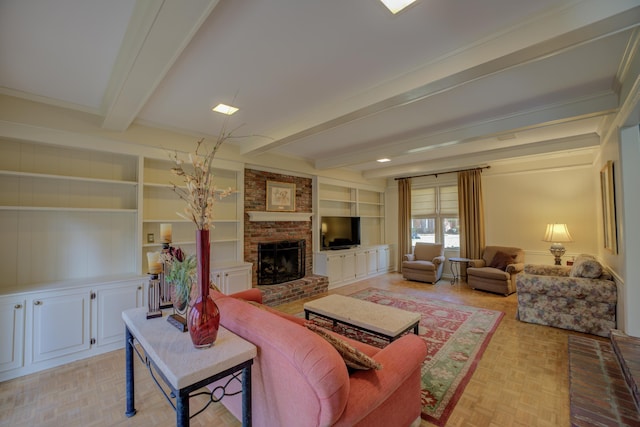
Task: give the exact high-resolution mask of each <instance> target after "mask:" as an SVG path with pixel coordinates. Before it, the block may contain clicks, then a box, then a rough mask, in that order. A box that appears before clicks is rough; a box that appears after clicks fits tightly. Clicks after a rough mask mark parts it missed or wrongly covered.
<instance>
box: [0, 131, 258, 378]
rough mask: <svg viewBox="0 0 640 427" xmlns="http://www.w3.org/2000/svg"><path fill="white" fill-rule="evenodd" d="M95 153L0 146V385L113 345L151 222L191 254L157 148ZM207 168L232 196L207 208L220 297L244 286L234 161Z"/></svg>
mask: <svg viewBox="0 0 640 427" xmlns="http://www.w3.org/2000/svg"><path fill="white" fill-rule="evenodd" d="M114 144H116V145H117V143H114ZM103 148H104V149H97V148H96V149H87V148H80V147H78V144H77V142H76V143H74V144H72V145H65V144H59V145H54V144H51V143H40V142H32V141H26V140H18V139H9V138H3V139H0V239H1V240H2V245H0V271H2V275H0V321H1V322H2V324H3V325H4V326H5V327H4V328H2V329H0V381H3V380H6V379H10V378H15V377H17V376H20V375H24V374H28V373H32V372H37V371H39V370H42V369H46V368H50V367H53V366H58V365H61V364H64V363H68V362H70V361H73V360H77V359H81V358H84V357H89V356H92V355H96V354H100V353H103V352H105V351H111V350H114V349H117V348H120V347H122V346H123V342H124V338H123V335H124V327H123V325H122V320H121V312H122V311H123V310H125V309H128V308H134V307H142V306H145V305H146V296H147V291H148V290H147V286H148V276H147V274H146V272H147V257H146V253H147V252H149V251H160V250H161V249H162V245H161V243H160V241H161V239H160V224H163V223H170V224H172V228H173V230H172V231H173V233H172V234H173V243H172V245H173V246H180V247H182V248H183V249H184V250H185V251H186V252H191V253H193V252H195V226H194V225H193V223H192V222H190V221H187V220H185V219H182V218H180V217H179V216H178V215H177V214H176V212H179V211H182V210H183V209H184V206H185V202H184V201H182V200H181V199H179V197H178V196H177V195H176V194H175V192H174V191H173V186H172V185H171V182H176V184H180V181H179V177H175V176H173V175H172V174H171V172H170V169H171V166H172V162H171V161H170V160H169V157H168V155H167V153H165V152H163V150H158V149H153V148H149V149H145V148H140V147H138V148H136V149H135V150H128V147H124V146H121V147H120V148H125V149H124V150H122V152H115V151H114V149H112V148H111V147H103ZM127 153H128V154H127ZM214 166H215V168H216V169H215V184H216V186H217V187H219V188H221V189H225V188H228V187H230V188H232V189H236V190H238V192H236V193H234V194H232V195H231V196H229V197H226V198H224V199H222V200H219V201H218V202H217V204H216V206H215V210H214V215H215V217H214V220H215V221H214V225H215V228H214V229H213V230H212V232H211V243H212V245H211V248H212V254H211V256H212V269H211V277H212V279H213V280H214V282H215V283H216V284H217V285H218V286H219V287H221V288H222V290H223V291H225V292H229V293H231V292H236V291H239V290H243V289H247V288H249V287H251V264H249V263H246V262H244V261H243V250H244V246H243V233H244V229H243V224H244V223H243V220H242V219H243V210H244V201H243V200H244V199H243V197H242V190H243V187H244V165H242V164H238V163H235V162H226V161H218V160H216V161H214ZM149 235H153V240H154V242H148V236H149Z"/></svg>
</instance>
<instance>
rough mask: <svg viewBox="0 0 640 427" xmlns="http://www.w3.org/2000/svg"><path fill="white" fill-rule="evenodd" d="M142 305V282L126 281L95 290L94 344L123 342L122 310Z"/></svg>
mask: <svg viewBox="0 0 640 427" xmlns="http://www.w3.org/2000/svg"><path fill="white" fill-rule="evenodd" d="M143 305H144V282H143V281H141V280H132V281H126V282H122V283H118V284H114V285H111V286H105V287H104V288H100V289H98V290H97V291H96V303H95V311H96V312H95V314H96V315H95V319H96V325H97V336H96V345H97V346H98V347H99V346H103V345H107V344H113V343H117V342H124V322H123V321H122V312H123V311H124V310H128V309H130V308H137V307H142V306H143Z"/></svg>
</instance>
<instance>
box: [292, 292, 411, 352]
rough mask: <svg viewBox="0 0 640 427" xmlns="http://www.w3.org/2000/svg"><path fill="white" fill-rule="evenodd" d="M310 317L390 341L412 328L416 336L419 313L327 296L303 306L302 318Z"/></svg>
mask: <svg viewBox="0 0 640 427" xmlns="http://www.w3.org/2000/svg"><path fill="white" fill-rule="evenodd" d="M310 314H313V315H316V316H319V317H323V318H325V319H329V320H331V321H332V322H333V325H334V326H335V325H336V324H337V323H338V322H339V323H342V324H344V325H348V326H352V327H354V328H357V329H360V330H363V331H365V332H368V333H370V334H373V335H377V336H380V337H383V338H386V339H388V340H389V341H393V340H395V339H397V338H398V337H400V336H401V335H402V334H404V333H405V332H408V331H410V330H412V329H413V333H414V334H416V335H418V328H419V324H420V318H421V316H420V313H413V312H411V311H405V310H400V309H399V308H395V307H388V306H386V305H381V304H376V303H373V302H369V301H363V300H360V299H356V298H351V297H346V296H343V295H329V296H326V297H323V298H319V299H316V300H313V301H309V302H307V303H305V304H304V317H305V318H306V319H307V320H308V319H309V315H310Z"/></svg>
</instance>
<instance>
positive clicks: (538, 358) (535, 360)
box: [0, 273, 593, 427]
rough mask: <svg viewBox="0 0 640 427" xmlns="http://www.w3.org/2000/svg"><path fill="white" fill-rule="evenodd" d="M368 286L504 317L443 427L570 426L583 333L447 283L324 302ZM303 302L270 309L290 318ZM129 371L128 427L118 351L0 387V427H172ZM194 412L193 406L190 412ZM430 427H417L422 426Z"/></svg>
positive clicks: (146, 386) (195, 422) (380, 281)
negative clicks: (574, 346)
mask: <svg viewBox="0 0 640 427" xmlns="http://www.w3.org/2000/svg"><path fill="white" fill-rule="evenodd" d="M367 287H377V288H382V289H388V290H391V291H394V292H402V293H406V294H412V295H416V296H421V297H426V298H434V299H441V300H446V301H450V302H454V303H459V304H465V305H471V306H475V307H484V308H488V309H492V310H500V311H503V312H504V313H505V316H504V318H503V319H502V322H501V323H500V326H499V327H498V329H497V330H496V333H495V334H494V336H493V338H492V340H491V342H490V343H489V346H488V347H487V349H486V351H485V353H484V355H483V357H482V359H481V360H480V362H479V364H478V367H477V369H476V372H475V373H474V375H473V377H472V378H471V380H470V382H469V384H468V385H467V387H466V389H465V391H464V393H463V395H462V397H461V398H460V400H459V402H458V404H457V406H456V408H455V409H454V411H453V413H452V415H451V417H450V418H449V421H448V423H447V426H459V427H462V426H464V427H474V426H478V427H486V426H492V427H509V426H523V427H524V426H527V427H534V426H540V427H557V426H568V425H569V423H570V421H569V379H568V352H567V349H568V347H567V341H568V340H567V336H568V335H569V334H576V335H583V334H578V333H574V332H569V331H564V330H561V329H554V328H549V327H545V326H538V325H532V324H528V323H522V322H519V321H517V320H516V319H515V312H516V295H515V294H513V295H511V296H509V297H504V296H500V295H494V294H491V293H487V292H481V291H474V290H471V289H469V288H468V287H467V285H466V284H465V283H460V284H456V285H454V286H452V285H451V284H450V283H449V281H448V280H441V281H440V282H438V283H437V284H436V285H430V284H424V283H419V282H410V281H406V280H403V279H402V276H401V275H400V274H398V273H390V274H387V275H384V276H379V277H375V278H372V279H368V280H363V281H361V282H358V283H355V284H352V285H349V286H345V287H342V288H338V289H335V290H333V291H331V293H339V294H351V293H354V292H357V291H358V290H361V289H365V288H367ZM305 301H306V300H304V299H303V300H299V301H296V302H292V303H288V304H285V305H281V306H279V307H278V308H279V309H280V310H282V311H285V312H288V313H298V312H301V311H302V305H303V304H304V302H305ZM586 336H589V337H591V338H593V336H591V335H586ZM135 363H136V390H135V392H136V409H137V410H138V413H137V414H136V415H135V416H134V417H132V418H126V417H125V416H124V409H125V402H124V389H125V385H124V350H117V351H114V352H111V353H107V354H104V355H101V356H97V357H93V358H90V359H85V360H81V361H78V362H74V363H70V364H68V365H65V366H62V367H59V368H54V369H50V370H47V371H43V372H39V373H36V374H32V375H28V376H25V377H22V378H17V379H15V380H11V381H6V382H3V383H0V426H2V427H9V426H11V427H17V426H30V427H31V426H83V427H84V426H167V427H168V426H174V425H175V415H174V413H173V411H172V409H171V407H170V406H169V404H168V403H167V402H166V400H165V399H164V397H163V396H162V394H161V393H160V392H159V391H158V390H157V388H156V385H155V384H154V383H153V382H152V380H151V379H150V377H149V375H148V374H147V372H146V371H145V370H144V368H143V367H142V365H141V364H140V363H139V361H137V359H136V362H135ZM201 402H204V398H201ZM198 406H199V405H198V402H197V400H196V401H194V400H193V399H192V403H191V408H192V409H193V408H197V407H198ZM191 425H192V426H196V427H198V426H205V425H207V426H211V425H216V426H225V427H228V426H234V427H236V426H239V425H240V423H239V422H238V421H237V420H236V419H235V418H234V417H233V416H232V415H230V414H229V412H227V410H226V409H225V408H224V407H223V406H222V405H220V404H213V405H212V406H210V407H209V409H207V410H206V411H205V412H203V413H202V414H200V415H198V416H197V417H195V418H193V419H192V420H191ZM430 425H431V424H429V423H427V422H425V421H423V422H422V426H423V427H425V426H430Z"/></svg>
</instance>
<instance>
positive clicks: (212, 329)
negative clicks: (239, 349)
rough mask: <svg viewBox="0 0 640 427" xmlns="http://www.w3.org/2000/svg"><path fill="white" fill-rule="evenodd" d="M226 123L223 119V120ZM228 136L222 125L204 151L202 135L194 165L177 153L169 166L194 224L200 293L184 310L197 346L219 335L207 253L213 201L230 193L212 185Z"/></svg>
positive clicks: (208, 343)
mask: <svg viewBox="0 0 640 427" xmlns="http://www.w3.org/2000/svg"><path fill="white" fill-rule="evenodd" d="M225 124H226V122H225ZM230 136H231V133H227V132H226V128H225V126H223V128H222V130H221V131H220V134H219V136H218V139H217V140H216V142H215V144H214V145H213V147H212V148H211V149H210V150H208V151H207V148H206V145H205V144H204V138H203V139H200V140H199V141H198V142H197V146H196V151H195V153H191V154H189V159H190V160H191V163H192V165H193V167H192V168H189V167H187V166H186V165H185V164H184V162H183V161H182V160H180V159H179V158H178V154H177V153H174V155H173V157H172V159H173V160H174V162H175V166H174V167H173V168H172V169H171V172H173V173H174V174H175V175H177V176H179V177H182V179H183V180H184V182H185V184H186V187H184V188H182V187H178V186H176V185H175V184H174V185H173V191H174V192H175V193H176V194H178V196H179V197H180V198H181V199H182V200H184V201H185V202H187V206H185V208H184V213H178V215H179V216H180V217H182V218H185V219H187V220H189V221H193V223H194V224H195V225H196V260H197V268H196V272H197V283H198V290H199V292H200V294H199V295H198V297H197V298H196V299H195V300H194V301H193V302H192V303H191V304H190V307H189V310H188V313H187V327H188V328H189V334H190V335H191V341H192V342H193V345H194V347H196V348H208V347H211V345H212V344H213V343H214V342H215V340H216V338H217V337H218V328H219V327H220V311H219V310H218V307H217V306H216V303H215V302H214V301H213V299H212V298H211V296H210V295H209V284H210V280H211V277H210V276H211V270H210V262H211V259H210V256H211V243H210V240H209V229H210V228H211V226H212V225H211V222H212V220H213V205H214V201H215V199H216V198H218V199H221V198H223V197H226V196H228V195H230V194H232V193H233V190H232V189H231V188H228V189H227V190H223V191H220V190H217V189H216V188H215V186H214V185H213V173H212V170H211V168H212V162H213V159H214V157H215V155H216V153H217V151H218V149H219V148H220V146H221V145H222V143H223V142H224V141H225V140H227V139H228V138H229V137H230Z"/></svg>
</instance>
